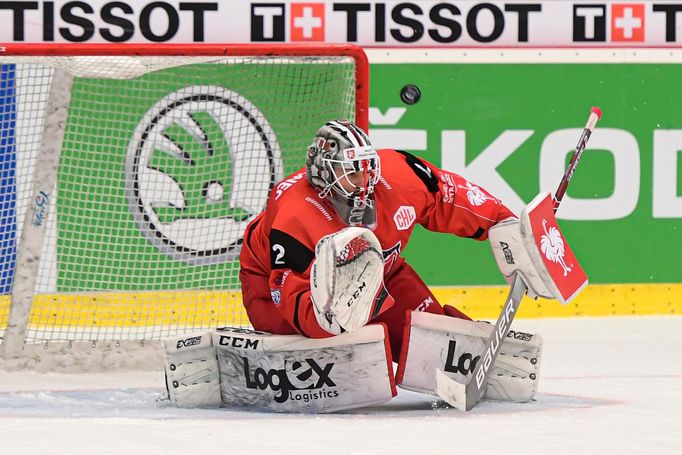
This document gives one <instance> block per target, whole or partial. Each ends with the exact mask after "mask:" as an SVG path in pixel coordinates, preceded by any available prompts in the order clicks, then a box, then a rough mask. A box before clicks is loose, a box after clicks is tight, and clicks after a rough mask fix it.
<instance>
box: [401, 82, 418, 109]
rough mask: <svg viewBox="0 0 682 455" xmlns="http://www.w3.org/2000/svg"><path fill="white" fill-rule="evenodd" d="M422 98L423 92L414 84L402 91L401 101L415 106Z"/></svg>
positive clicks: (408, 85)
mask: <svg viewBox="0 0 682 455" xmlns="http://www.w3.org/2000/svg"><path fill="white" fill-rule="evenodd" d="M421 97H422V92H421V90H419V87H417V86H416V85H414V84H407V85H406V86H405V87H403V88H402V90H400V99H401V100H402V101H403V103H405V104H410V105H412V104H415V103H417V102H418V101H419V99H420V98H421Z"/></svg>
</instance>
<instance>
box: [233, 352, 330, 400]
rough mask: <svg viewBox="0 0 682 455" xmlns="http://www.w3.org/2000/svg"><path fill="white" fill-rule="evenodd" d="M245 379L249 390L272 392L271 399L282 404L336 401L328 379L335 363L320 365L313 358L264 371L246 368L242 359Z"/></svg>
mask: <svg viewBox="0 0 682 455" xmlns="http://www.w3.org/2000/svg"><path fill="white" fill-rule="evenodd" d="M242 359H243V362H244V364H243V365H244V379H245V380H246V387H247V388H249V389H259V390H266V389H269V390H272V391H274V392H275V395H274V400H275V402H277V403H284V402H285V401H288V400H295V401H304V402H306V403H307V402H308V401H310V400H317V399H322V398H336V397H338V396H339V392H338V391H337V390H329V389H328V388H329V387H334V388H335V387H336V384H335V383H334V381H332V379H331V378H330V377H329V375H330V373H331V371H332V368H334V363H327V364H325V365H324V366H321V365H320V364H318V363H317V362H316V361H315V360H313V359H305V360H304V361H289V362H287V361H286V360H285V361H284V368H282V369H279V370H273V369H271V370H267V371H266V370H265V369H263V368H261V367H257V368H254V369H253V371H252V370H251V368H250V365H249V359H247V358H246V357H243V358H242Z"/></svg>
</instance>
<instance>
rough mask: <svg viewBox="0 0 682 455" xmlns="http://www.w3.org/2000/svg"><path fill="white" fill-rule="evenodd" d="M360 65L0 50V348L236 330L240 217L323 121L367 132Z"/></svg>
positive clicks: (200, 48) (116, 345) (339, 59)
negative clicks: (350, 122) (341, 121)
mask: <svg viewBox="0 0 682 455" xmlns="http://www.w3.org/2000/svg"><path fill="white" fill-rule="evenodd" d="M367 73H368V66H367V61H366V58H365V56H364V54H363V53H362V51H361V50H360V49H359V48H357V47H354V46H334V45H331V46H314V47H312V46H292V45H278V46H272V45H268V46H258V45H250V46H249V45H245V46H225V45H191V46H185V45H169V46H135V47H132V46H130V45H127V46H126V45H122V46H112V45H107V46H99V45H86V46H74V45H66V46H54V45H51V46H49V47H45V46H40V45H37V46H30V45H17V46H8V47H6V48H5V53H4V54H0V118H1V119H2V121H1V124H0V131H1V137H0V140H1V142H0V160H1V168H0V169H1V173H0V337H1V338H2V348H4V353H5V358H6V359H9V358H11V359H14V360H15V361H16V360H17V359H20V358H24V359H26V358H29V359H33V360H32V363H33V364H36V363H38V364H40V363H41V362H40V361H39V360H38V357H41V356H42V355H43V354H44V353H45V352H47V351H52V350H56V351H58V352H59V353H64V352H66V353H68V352H69V351H71V352H79V353H81V354H79V356H80V357H81V358H82V357H92V354H91V352H94V351H96V350H98V349H99V350H103V351H105V352H108V353H112V352H115V351H117V350H119V349H120V348H121V347H122V346H126V347H128V346H129V345H131V344H132V345H135V346H137V347H142V346H144V345H150V344H151V345H154V344H158V340H161V339H163V338H165V337H168V336H170V335H174V334H177V333H182V332H187V331H193V330H201V329H208V328H214V327H219V326H226V325H229V326H239V327H247V326H248V324H249V323H248V319H247V318H246V314H245V312H244V310H243V308H242V305H241V291H240V285H239V280H238V270H239V261H238V255H239V249H240V245H241V242H242V234H243V232H244V228H245V227H246V225H247V223H248V222H249V221H250V220H252V219H253V218H254V217H255V216H256V215H257V214H258V213H259V212H260V211H262V210H263V209H264V207H265V203H266V201H267V197H268V194H269V191H270V190H271V189H272V188H273V186H274V185H275V184H276V183H277V182H278V180H280V179H281V178H282V177H283V176H285V175H287V174H288V173H290V172H293V171H295V170H296V169H298V168H300V167H301V166H302V165H303V163H304V159H305V150H306V147H307V146H308V144H309V142H310V141H311V138H312V137H313V136H314V133H315V131H316V129H317V128H319V127H320V126H321V125H322V124H324V122H326V121H328V120H330V119H334V118H350V119H355V121H356V122H358V124H360V125H361V126H364V127H365V128H366V127H367V86H368V75H367ZM93 348H94V349H93ZM2 351H3V350H0V352H2ZM36 352H37V354H36ZM43 363H44V362H43ZM30 364H31V363H30V362H29V366H30Z"/></svg>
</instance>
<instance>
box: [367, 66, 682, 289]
mask: <svg viewBox="0 0 682 455" xmlns="http://www.w3.org/2000/svg"><path fill="white" fill-rule="evenodd" d="M371 78H372V79H371V81H372V85H371V92H370V93H371V103H370V104H371V106H372V107H373V108H375V109H374V110H373V112H372V113H373V114H374V115H370V127H371V129H372V137H373V138H375V137H380V138H381V137H391V136H393V137H396V136H399V137H406V138H410V137H411V136H410V135H412V136H413V137H420V136H419V135H420V134H421V135H422V137H423V136H424V135H425V138H426V140H425V141H421V145H420V146H419V147H418V149H412V150H411V151H412V152H413V153H415V154H416V155H418V156H421V157H423V158H425V159H427V160H429V161H431V162H432V163H434V164H436V165H439V166H443V167H445V168H447V169H448V170H451V171H454V172H462V173H463V174H464V175H465V176H467V177H468V178H470V179H472V180H473V179H474V177H472V176H470V175H468V174H467V172H468V170H467V169H466V167H467V166H470V165H471V164H472V163H473V162H475V160H476V159H477V158H479V156H480V159H479V161H478V163H477V166H476V167H475V168H474V167H472V169H471V171H473V174H474V175H475V176H476V177H477V180H481V181H477V183H480V184H481V186H483V187H485V188H487V189H489V190H491V191H492V189H491V188H489V187H488V186H487V185H486V184H485V182H486V181H493V182H494V180H493V178H492V177H495V176H494V175H493V174H495V173H496V174H497V176H498V177H499V178H498V177H495V178H497V179H498V180H497V181H498V182H499V179H501V180H503V181H504V183H505V184H506V185H508V187H509V189H510V190H511V191H513V193H514V194H516V195H517V196H518V198H519V200H520V201H523V203H528V202H530V200H531V199H532V198H533V197H534V196H535V195H536V194H537V193H538V192H539V191H541V190H549V189H550V188H555V187H556V185H557V184H558V182H559V179H560V175H558V174H557V170H560V167H562V166H565V164H566V162H567V160H568V158H569V157H570V151H571V150H572V149H573V147H575V145H576V142H577V140H578V137H579V132H580V130H581V129H582V128H583V126H584V124H585V121H586V119H587V116H588V114H589V112H590V108H591V106H593V105H598V106H599V107H601V108H602V110H603V112H604V116H603V118H602V119H601V120H600V122H599V124H598V126H597V130H596V131H595V133H594V134H593V136H592V139H591V140H590V144H589V145H588V150H587V151H586V152H585V153H584V155H583V158H582V160H581V162H580V165H579V166H578V169H577V172H576V174H575V177H574V179H573V181H572V182H571V185H570V187H569V189H568V193H567V195H568V197H569V198H572V199H573V207H572V208H571V207H569V205H570V204H569V203H567V202H564V204H563V206H562V208H561V209H560V210H559V212H558V214H557V215H558V219H559V222H560V225H561V227H562V230H563V232H564V234H565V236H566V238H567V239H568V241H569V243H570V244H571V246H572V247H573V250H574V251H575V252H576V254H577V256H578V258H579V259H580V261H581V264H582V265H583V267H584V268H585V270H586V271H587V273H588V276H589V278H590V282H591V283H675V282H680V281H682V259H681V257H682V244H681V243H680V239H681V238H682V210H680V207H681V206H682V179H679V178H677V176H680V175H682V159H678V157H679V154H678V152H677V151H678V150H682V135H680V132H682V94H680V91H679V89H678V87H679V84H680V81H682V65H675V64H569V63H564V64H560V63H556V64H542V63H527V64H507V63H505V64H498V63H489V64H488V63H481V64H460V63H448V64H445V63H433V64H396V63H391V64H380V63H376V64H373V65H372V67H371ZM408 83H411V84H415V85H417V86H418V87H419V88H420V90H421V93H422V96H421V99H420V101H419V102H417V103H416V104H413V105H405V104H403V103H402V102H401V100H400V97H399V94H400V91H401V89H402V87H403V86H405V84H408ZM391 108H393V110H394V111H395V112H394V113H396V112H397V113H398V115H392V116H391V115H387V114H388V113H390V109H391ZM389 117H390V118H392V120H387V118H389ZM396 119H397V120H396ZM567 129H575V131H572V130H571V131H567ZM398 130H400V131H398ZM398 133H401V134H398ZM600 136H601V137H600ZM453 137H454V138H459V139H460V140H459V142H458V141H453V140H452V138H453ZM463 138H465V141H463V140H461V139H463ZM406 142H408V143H410V142H412V141H409V140H408V141H406ZM417 142H419V141H417ZM391 145H392V146H395V147H399V146H400V145H399V144H391ZM404 147H405V148H407V149H408V150H409V146H404ZM462 147H465V149H466V151H465V159H462V158H463V156H464V155H462V150H461V148H462ZM557 147H559V148H563V149H557ZM486 152H487V155H486V156H481V155H483V154H484V153H486ZM453 156H456V157H457V159H455V158H453ZM495 156H497V157H498V159H499V157H500V156H503V157H504V159H501V161H500V162H499V163H498V164H495V163H494V161H495V159H496V158H495ZM552 157H555V159H554V160H552ZM557 157H558V158H557ZM486 161H487V162H486ZM553 161H554V162H553ZM557 161H558V163H557ZM453 163H455V164H453ZM462 166H464V168H462ZM550 168H551V169H552V170H553V177H554V179H553V181H548V178H547V175H544V176H543V173H544V174H547V173H548V169H550ZM543 177H544V183H543ZM675 182H676V183H675ZM493 186H494V185H493ZM498 186H499V185H498ZM493 192H494V191H493ZM507 193H509V191H507ZM496 195H498V196H500V195H499V194H496ZM502 199H503V202H508V201H507V200H505V199H504V198H502ZM517 205H518V204H517ZM515 209H516V210H518V207H515ZM566 215H569V216H566ZM562 218H563V219H562ZM567 218H568V219H567ZM405 255H406V257H407V258H408V260H409V261H410V262H411V263H412V265H413V266H414V267H415V269H417V270H418V271H419V272H420V274H422V276H423V277H424V279H425V281H426V282H427V283H429V284H430V285H488V284H502V283H503V280H502V279H501V277H500V274H499V272H498V270H497V267H496V266H495V264H494V261H493V259H492V257H491V254H490V249H489V246H488V245H487V244H486V243H485V242H484V243H479V242H474V241H471V240H469V239H457V238H455V237H453V236H449V235H442V234H434V233H429V232H427V231H425V230H424V229H421V228H418V229H417V230H416V232H415V235H414V237H413V240H412V242H411V243H410V244H409V246H408V247H407V249H406V251H405Z"/></svg>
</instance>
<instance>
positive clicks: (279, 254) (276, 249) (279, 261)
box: [272, 243, 284, 265]
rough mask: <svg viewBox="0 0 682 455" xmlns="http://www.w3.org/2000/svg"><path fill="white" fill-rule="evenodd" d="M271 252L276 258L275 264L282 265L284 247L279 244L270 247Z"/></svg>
mask: <svg viewBox="0 0 682 455" xmlns="http://www.w3.org/2000/svg"><path fill="white" fill-rule="evenodd" d="M272 251H274V252H275V253H276V254H277V256H275V264H277V265H284V260H283V259H284V247H283V246H282V245H280V244H279V243H276V244H274V245H272Z"/></svg>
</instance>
